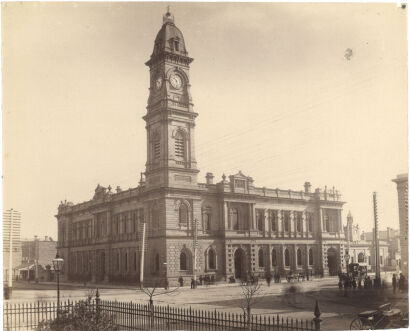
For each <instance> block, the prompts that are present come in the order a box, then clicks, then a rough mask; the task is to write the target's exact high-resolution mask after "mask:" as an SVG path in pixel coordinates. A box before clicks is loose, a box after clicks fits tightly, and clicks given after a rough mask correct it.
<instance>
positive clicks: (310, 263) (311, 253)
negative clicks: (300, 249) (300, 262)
mask: <svg viewBox="0 0 410 331" xmlns="http://www.w3.org/2000/svg"><path fill="white" fill-rule="evenodd" d="M309 265H313V249H312V248H309Z"/></svg>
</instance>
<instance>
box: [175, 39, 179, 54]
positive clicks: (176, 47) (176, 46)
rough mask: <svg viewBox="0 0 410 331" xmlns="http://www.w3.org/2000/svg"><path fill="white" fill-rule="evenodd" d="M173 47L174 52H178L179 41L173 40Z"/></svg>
mask: <svg viewBox="0 0 410 331" xmlns="http://www.w3.org/2000/svg"><path fill="white" fill-rule="evenodd" d="M174 47H175V50H176V51H177V52H179V41H178V40H175V43H174Z"/></svg>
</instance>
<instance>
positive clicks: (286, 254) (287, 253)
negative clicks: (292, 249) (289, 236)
mask: <svg viewBox="0 0 410 331" xmlns="http://www.w3.org/2000/svg"><path fill="white" fill-rule="evenodd" d="M289 266H290V256H289V250H288V249H287V248H286V249H285V267H289Z"/></svg>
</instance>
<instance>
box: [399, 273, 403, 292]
mask: <svg viewBox="0 0 410 331" xmlns="http://www.w3.org/2000/svg"><path fill="white" fill-rule="evenodd" d="M403 290H404V276H403V274H402V273H400V277H399V291H400V292H403Z"/></svg>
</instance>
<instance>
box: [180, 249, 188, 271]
mask: <svg viewBox="0 0 410 331" xmlns="http://www.w3.org/2000/svg"><path fill="white" fill-rule="evenodd" d="M187 262H188V261H187V256H186V254H185V252H181V254H180V255H179V270H188V263H187Z"/></svg>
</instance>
